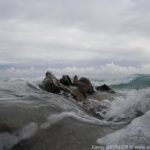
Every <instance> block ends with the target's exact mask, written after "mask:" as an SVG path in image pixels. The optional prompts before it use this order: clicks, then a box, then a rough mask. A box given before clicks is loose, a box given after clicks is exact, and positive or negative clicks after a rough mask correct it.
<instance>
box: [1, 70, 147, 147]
mask: <svg viewBox="0 0 150 150" xmlns="http://www.w3.org/2000/svg"><path fill="white" fill-rule="evenodd" d="M32 72H34V70H33V71H32ZM43 74H44V73H43ZM43 77H44V75H43ZM90 80H91V82H92V84H93V85H94V86H100V85H102V84H107V85H109V86H110V87H111V88H112V89H114V90H115V91H116V93H118V94H114V95H113V94H111V95H110V93H109V94H108V93H105V97H104V98H103V100H101V99H96V98H92V97H89V98H88V105H87V106H86V107H83V105H82V103H81V102H77V101H76V100H74V99H73V98H72V97H71V96H69V95H65V94H63V93H60V94H54V93H50V92H46V91H44V90H42V89H40V88H39V83H41V81H42V77H39V78H38V77H37V78H34V76H32V78H30V77H28V78H21V77H19V76H17V77H16V78H11V77H5V78H4V77H3V78H1V79H0V150H105V149H106V150H107V149H109V150H111V149H113V150H128V149H129V150H135V149H138V150H146V149H147V150H148V149H150V75H148V74H133V75H130V76H125V77H120V78H119V77H118V78H117V79H114V78H110V79H109V78H107V79H103V78H102V77H100V76H99V77H97V78H95V77H90ZM101 95H104V93H101V92H99V96H101ZM110 97H111V98H110ZM88 108H93V109H95V110H96V115H93V114H92V113H91V112H90V111H89V109H88ZM99 116H100V117H99Z"/></svg>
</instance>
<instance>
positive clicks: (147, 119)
mask: <svg viewBox="0 0 150 150" xmlns="http://www.w3.org/2000/svg"><path fill="white" fill-rule="evenodd" d="M149 124H150V111H148V112H147V113H145V115H143V116H142V117H139V118H136V119H134V120H133V121H132V122H131V124H129V125H128V126H127V127H126V128H124V129H121V130H118V131H116V132H114V133H112V134H109V135H107V136H105V137H103V138H99V139H98V140H97V143H98V144H100V145H105V146H106V149H107V146H110V145H113V146H115V145H116V146H118V147H116V148H115V149H116V150H117V149H121V150H124V149H123V148H119V145H120V146H123V145H127V146H131V147H130V148H129V147H128V149H136V147H137V149H140V148H139V147H140V146H143V147H145V148H143V149H148V148H146V146H150V132H149V131H150V126H149ZM138 146H139V147H138ZM149 148H150V147H149ZM141 149H142V148H141Z"/></svg>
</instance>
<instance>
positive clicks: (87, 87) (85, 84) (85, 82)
mask: <svg viewBox="0 0 150 150" xmlns="http://www.w3.org/2000/svg"><path fill="white" fill-rule="evenodd" d="M78 89H79V91H80V92H81V93H82V94H83V95H84V96H85V97H86V95H87V94H93V93H94V89H93V86H92V84H91V82H90V80H89V79H87V78H84V77H82V78H80V80H79V82H78Z"/></svg>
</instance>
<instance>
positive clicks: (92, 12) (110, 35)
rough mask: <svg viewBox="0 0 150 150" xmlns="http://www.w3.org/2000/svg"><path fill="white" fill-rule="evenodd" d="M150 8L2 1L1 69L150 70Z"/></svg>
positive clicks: (133, 3) (135, 1)
mask: <svg viewBox="0 0 150 150" xmlns="http://www.w3.org/2000/svg"><path fill="white" fill-rule="evenodd" d="M149 8H150V0H0V64H1V65H4V64H23V65H25V64H38V65H44V64H49V65H50V66H51V65H53V66H56V67H57V66H77V67H78V66H80V67H82V66H83V67H92V66H93V67H98V66H101V67H102V66H107V67H108V66H109V67H110V66H111V67H113V66H118V67H126V68H128V69H129V70H130V68H132V67H133V68H140V69H141V68H142V67H145V66H146V68H148V69H149V70H150V65H149V64H150V9H149ZM109 67H108V68H109ZM111 67H110V68H111ZM110 68H109V69H110ZM149 72H150V71H149Z"/></svg>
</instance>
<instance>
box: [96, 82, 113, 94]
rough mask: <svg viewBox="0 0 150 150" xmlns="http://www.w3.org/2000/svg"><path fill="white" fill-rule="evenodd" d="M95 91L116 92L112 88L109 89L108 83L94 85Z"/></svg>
mask: <svg viewBox="0 0 150 150" xmlns="http://www.w3.org/2000/svg"><path fill="white" fill-rule="evenodd" d="M96 90H97V91H101V92H108V93H116V92H115V91H114V90H113V89H111V88H110V87H109V86H108V85H106V84H103V85H102V86H97V87H96Z"/></svg>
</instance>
